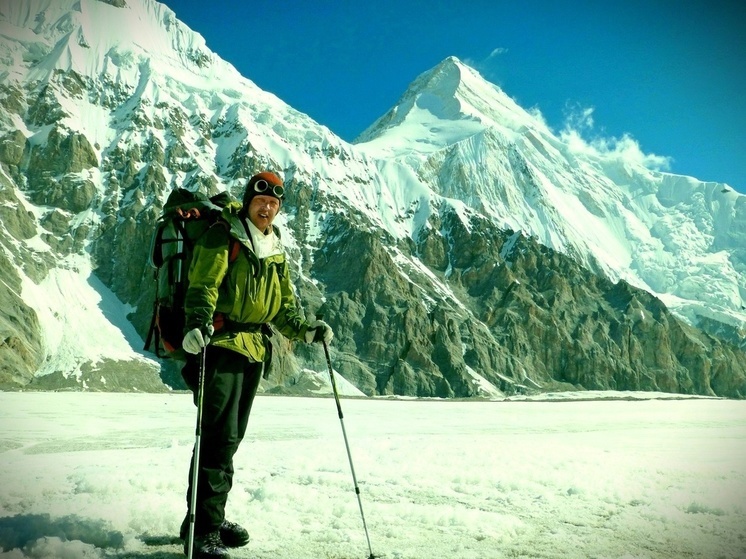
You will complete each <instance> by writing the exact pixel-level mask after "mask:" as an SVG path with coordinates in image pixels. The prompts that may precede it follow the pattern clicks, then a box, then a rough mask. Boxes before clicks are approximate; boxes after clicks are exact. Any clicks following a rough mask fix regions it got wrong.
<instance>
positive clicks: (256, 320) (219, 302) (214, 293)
mask: <svg viewBox="0 0 746 559" xmlns="http://www.w3.org/2000/svg"><path fill="white" fill-rule="evenodd" d="M240 209H241V205H240V204H239V203H237V202H233V203H231V204H229V205H228V206H226V207H225V208H224V209H223V212H222V215H221V217H222V219H223V220H224V223H223V222H222V221H220V222H218V223H216V224H215V225H213V226H212V227H210V229H208V231H207V232H206V233H205V234H204V235H202V236H201V237H200V238H199V240H198V241H197V243H196V244H195V247H194V252H193V256H192V262H191V265H190V266H189V288H188V289H187V292H186V298H185V303H184V307H185V311H186V330H185V331H187V332H188V331H189V330H191V329H193V328H200V329H202V331H203V332H204V331H205V329H206V327H207V326H208V325H209V324H213V321H214V318H215V315H216V313H218V315H220V314H222V315H223V316H224V317H225V318H226V319H227V320H226V321H225V322H226V326H225V327H223V328H220V327H219V321H215V333H214V335H213V337H212V338H211V341H210V344H211V345H214V346H218V347H224V348H227V349H230V350H233V351H236V352H238V353H241V354H242V355H245V356H246V357H248V358H249V360H250V361H254V362H261V361H265V359H266V358H267V355H268V349H267V348H268V344H269V340H268V337H267V335H266V334H265V333H264V332H263V331H262V330H263V329H262V325H265V324H267V323H271V324H272V325H273V326H274V327H275V328H277V330H279V331H280V333H282V334H283V335H284V336H285V337H287V338H289V339H295V340H303V339H304V336H305V334H306V331H307V330H308V328H309V324H308V323H307V322H306V321H304V320H303V318H302V317H301V316H300V314H299V312H298V307H297V305H296V300H295V293H294V292H293V288H292V285H291V283H290V273H289V270H288V264H287V261H286V260H285V255H284V254H279V255H274V256H269V257H267V258H264V259H261V260H260V259H259V258H258V257H257V256H256V254H255V253H254V250H253V247H252V243H251V239H250V238H249V234H248V232H247V229H246V228H245V227H244V224H243V222H242V220H241V218H240V217H239V216H238V211H239V210H240ZM231 239H233V241H231ZM235 242H238V243H240V245H241V246H240V250H239V253H238V256H237V257H236V259H235V260H234V261H233V262H229V259H230V248H231V246H233V244H234V243H235Z"/></svg>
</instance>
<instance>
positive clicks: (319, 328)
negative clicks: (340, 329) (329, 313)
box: [306, 320, 334, 344]
mask: <svg viewBox="0 0 746 559" xmlns="http://www.w3.org/2000/svg"><path fill="white" fill-rule="evenodd" d="M332 338H334V332H332V327H331V326H329V325H328V324H327V323H326V322H324V321H323V320H317V321H316V322H313V323H311V327H310V328H309V329H308V330H307V331H306V343H308V344H310V343H311V342H324V343H326V344H328V343H329V342H331V341H332Z"/></svg>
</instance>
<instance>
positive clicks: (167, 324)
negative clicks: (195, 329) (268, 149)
mask: <svg viewBox="0 0 746 559" xmlns="http://www.w3.org/2000/svg"><path fill="white" fill-rule="evenodd" d="M231 200H232V198H231V196H230V194H228V193H227V192H223V193H220V194H217V195H215V196H213V197H212V198H208V197H207V196H206V195H205V194H202V193H201V192H192V191H190V190H187V189H185V188H175V189H174V190H173V191H172V192H171V194H169V196H168V199H167V200H166V204H165V205H164V206H163V212H162V214H161V216H160V217H159V218H158V221H157V222H156V227H155V231H154V232H153V239H152V241H151V245H150V265H151V266H152V267H153V268H154V269H155V274H154V277H155V301H154V303H153V317H152V319H151V321H150V329H149V331H148V337H147V339H146V341H145V348H144V349H145V350H146V351H147V350H148V349H149V348H150V345H151V343H152V342H155V354H156V355H157V356H158V357H173V358H176V359H184V358H185V353H184V350H183V349H182V348H181V341H182V339H183V337H184V327H185V325H186V317H185V314H184V297H185V295H186V291H187V287H188V283H189V280H188V277H187V275H188V272H189V265H190V263H191V261H192V251H193V249H194V244H195V243H196V242H197V239H199V238H200V236H202V235H203V234H204V233H205V232H206V231H207V229H209V228H210V227H211V226H212V225H213V224H215V223H216V222H217V221H218V219H219V217H220V212H221V209H222V208H223V207H224V206H225V205H226V204H228V202H230V201H231ZM236 246H238V244H237V243H236ZM231 252H233V251H231ZM233 259H235V258H234V256H233V254H231V260H233ZM164 350H165V353H164Z"/></svg>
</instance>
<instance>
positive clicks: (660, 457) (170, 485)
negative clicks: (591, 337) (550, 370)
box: [0, 393, 746, 559]
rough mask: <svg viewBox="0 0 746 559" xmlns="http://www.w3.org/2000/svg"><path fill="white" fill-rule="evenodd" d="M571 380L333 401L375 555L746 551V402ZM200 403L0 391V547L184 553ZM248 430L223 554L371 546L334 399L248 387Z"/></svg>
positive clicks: (407, 558)
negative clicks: (252, 394) (434, 397)
mask: <svg viewBox="0 0 746 559" xmlns="http://www.w3.org/2000/svg"><path fill="white" fill-rule="evenodd" d="M569 396H572V395H569ZM578 396H599V395H593V394H588V393H586V394H580V395H575V399H574V401H567V400H568V396H557V395H555V397H554V400H560V401H527V400H522V401H493V402H487V401H481V402H477V401H470V402H463V401H422V400H385V399H344V400H343V401H342V408H343V411H344V414H345V426H346V428H347V433H348V436H349V440H350V445H351V449H352V455H353V459H354V462H355V469H356V473H357V477H358V481H359V485H360V488H361V492H362V501H363V506H364V510H365V515H366V520H367V523H368V528H369V532H370V539H371V544H372V548H373V552H374V554H376V555H380V556H383V557H385V558H387V559H454V558H458V559H470V558H480V559H481V558H484V559H493V558H495V559H499V558H521V557H526V558H528V557H530V558H563V559H566V558H578V559H580V558H583V559H588V558H597V559H601V558H609V559H612V558H613V559H622V558H624V559H633V558H634V559H644V558H648V559H653V558H655V559H657V558H671V559H674V558H675V559H681V558H702V559H731V558H744V557H746V402H744V401H728V400H712V399H687V400H671V399H649V398H646V397H644V396H641V395H632V396H633V398H632V399H631V400H621V399H620V400H615V401H608V400H596V401H581V400H578V399H577V397H578ZM600 396H608V394H606V395H600ZM570 399H572V398H570ZM194 419H195V413H194V408H193V405H192V403H191V398H190V396H189V395H187V394H166V395H164V394H158V395H153V394H101V393H0V480H2V485H1V486H0V548H2V551H0V556H2V557H7V558H9V559H10V558H13V559H17V558H24V557H26V558H34V559H42V558H44V559H46V558H52V557H54V558H58V557H60V558H66V559H78V558H96V559H98V558H126V559H135V558H138V559H139V558H150V559H176V558H178V557H183V555H181V554H180V550H179V547H178V545H176V544H175V543H173V541H172V536H173V535H174V534H175V533H176V532H177V530H178V526H179V523H180V521H181V519H182V517H183V514H184V512H185V496H184V493H185V485H186V476H187V468H188V464H189V459H190V454H191V446H192V444H193V440H194ZM249 429H250V433H249V436H248V438H247V440H245V441H244V443H243V445H242V447H241V448H240V449H239V452H238V455H237V457H236V470H237V471H236V478H235V485H234V488H233V491H232V493H231V498H230V500H229V503H228V514H229V517H230V518H231V519H232V520H234V521H237V522H240V523H242V524H244V525H245V526H246V527H247V528H248V529H249V530H250V532H251V534H252V541H251V543H250V544H249V546H248V547H247V548H243V549H241V550H237V551H235V552H233V553H232V555H233V556H234V557H236V558H252V559H270V558H272V559H305V558H308V559H320V558H323V559H354V558H360V559H365V558H367V557H368V556H369V552H368V547H367V543H366V540H365V535H364V531H363V527H362V521H361V517H360V511H359V509H358V504H357V499H356V497H355V493H354V491H353V483H352V478H351V475H350V470H349V464H348V461H347V455H346V453H345V449H344V441H343V438H342V433H341V429H340V424H339V419H338V417H337V412H336V407H335V405H334V401H333V399H330V398H302V397H272V396H259V397H258V398H257V401H256V403H255V409H254V414H253V417H252V421H251V423H250V426H249ZM159 544H160V545H159Z"/></svg>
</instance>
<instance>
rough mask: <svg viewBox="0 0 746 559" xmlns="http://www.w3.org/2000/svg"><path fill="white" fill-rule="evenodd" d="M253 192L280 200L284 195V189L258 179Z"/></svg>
mask: <svg viewBox="0 0 746 559" xmlns="http://www.w3.org/2000/svg"><path fill="white" fill-rule="evenodd" d="M254 192H256V193H258V194H265V193H266V194H267V195H269V196H274V197H275V198H279V199H280V200H282V197H283V196H284V195H285V187H284V186H282V185H281V184H269V183H268V182H267V181H266V180H264V179H259V180H258V181H256V182H255V183H254ZM270 192H271V194H270Z"/></svg>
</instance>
